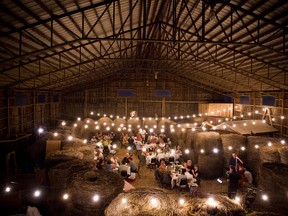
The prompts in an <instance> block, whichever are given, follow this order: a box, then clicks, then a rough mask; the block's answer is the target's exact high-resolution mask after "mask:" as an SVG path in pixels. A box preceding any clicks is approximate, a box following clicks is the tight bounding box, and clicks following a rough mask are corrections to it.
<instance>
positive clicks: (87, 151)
mask: <svg viewBox="0 0 288 216" xmlns="http://www.w3.org/2000/svg"><path fill="white" fill-rule="evenodd" d="M62 150H74V151H78V152H81V153H83V160H87V161H93V160H94V155H95V153H94V147H93V145H88V144H83V141H82V140H80V139H77V138H74V139H73V140H72V141H63V142H62Z"/></svg>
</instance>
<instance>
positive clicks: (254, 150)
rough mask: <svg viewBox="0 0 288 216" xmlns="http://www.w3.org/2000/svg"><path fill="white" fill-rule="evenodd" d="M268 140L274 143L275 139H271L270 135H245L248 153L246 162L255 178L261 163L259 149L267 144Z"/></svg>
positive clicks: (263, 154)
mask: <svg viewBox="0 0 288 216" xmlns="http://www.w3.org/2000/svg"><path fill="white" fill-rule="evenodd" d="M268 142H272V143H273V142H274V143H275V142H276V139H273V138H271V137H261V136H248V137H247V152H248V154H247V157H246V164H247V166H248V167H249V169H250V171H251V173H252V175H253V178H254V179H257V175H258V171H259V167H260V165H261V163H262V161H261V157H260V154H261V149H262V148H263V147H265V146H267V144H268ZM265 150H266V149H264V151H265ZM268 155H269V154H268ZM263 156H265V153H262V158H263ZM263 159H264V158H263Z"/></svg>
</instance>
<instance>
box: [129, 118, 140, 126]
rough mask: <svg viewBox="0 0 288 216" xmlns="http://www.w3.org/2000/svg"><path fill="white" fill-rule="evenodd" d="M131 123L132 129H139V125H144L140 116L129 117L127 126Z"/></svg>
mask: <svg viewBox="0 0 288 216" xmlns="http://www.w3.org/2000/svg"><path fill="white" fill-rule="evenodd" d="M130 125H131V128H132V129H137V127H138V125H140V126H141V125H142V122H141V120H140V119H139V118H129V119H128V120H127V128H129V126H130Z"/></svg>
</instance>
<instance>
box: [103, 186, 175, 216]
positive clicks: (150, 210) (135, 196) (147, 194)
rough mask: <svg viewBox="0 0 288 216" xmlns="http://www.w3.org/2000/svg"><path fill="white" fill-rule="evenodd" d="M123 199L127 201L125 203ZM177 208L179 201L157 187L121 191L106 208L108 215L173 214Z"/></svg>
mask: <svg viewBox="0 0 288 216" xmlns="http://www.w3.org/2000/svg"><path fill="white" fill-rule="evenodd" d="M123 199H126V203H124V204H123ZM176 210H177V202H175V201H174V200H173V199H171V198H170V197H169V196H168V195H167V194H166V193H165V192H164V190H161V189H156V188H152V189H150V188H137V189H133V190H130V191H129V192H127V193H121V194H119V195H118V197H116V198H115V199H114V200H113V201H112V202H111V203H110V205H109V206H108V207H107V209H106V210H105V215H106V216H119V215H129V216H136V215H143V216H144V215H145V216H150V215H151V216H154V215H158V216H169V215H170V216H172V215H175V211H176Z"/></svg>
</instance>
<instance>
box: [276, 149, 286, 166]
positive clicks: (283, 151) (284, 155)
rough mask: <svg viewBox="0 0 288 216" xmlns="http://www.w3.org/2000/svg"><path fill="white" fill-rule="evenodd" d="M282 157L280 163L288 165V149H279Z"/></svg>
mask: <svg viewBox="0 0 288 216" xmlns="http://www.w3.org/2000/svg"><path fill="white" fill-rule="evenodd" d="M278 152H279V155H280V162H281V163H283V164H286V165H288V147H286V146H285V147H281V148H279V149H278Z"/></svg>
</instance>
